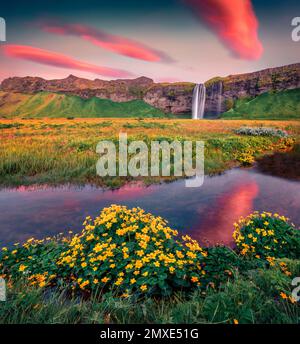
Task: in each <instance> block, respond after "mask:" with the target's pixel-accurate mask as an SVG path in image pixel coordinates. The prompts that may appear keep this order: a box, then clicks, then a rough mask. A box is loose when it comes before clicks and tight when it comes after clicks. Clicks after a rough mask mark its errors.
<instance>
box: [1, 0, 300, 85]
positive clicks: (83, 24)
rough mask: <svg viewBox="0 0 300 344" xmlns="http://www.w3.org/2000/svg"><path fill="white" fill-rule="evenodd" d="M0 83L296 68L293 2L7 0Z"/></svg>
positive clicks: (299, 49) (299, 46) (203, 76)
mask: <svg viewBox="0 0 300 344" xmlns="http://www.w3.org/2000/svg"><path fill="white" fill-rule="evenodd" d="M0 17H2V18H4V19H5V22H6V42H0V80H3V79H4V78H7V77H12V76H39V77H43V78H45V79H55V78H65V77H67V76H68V75H69V74H73V75H76V76H79V77H85V78H88V79H95V78H99V79H105V80H111V79H119V78H134V77H139V76H147V77H150V78H152V79H154V80H155V81H156V82H167V81H168V82H175V81H191V82H197V83H200V82H204V81H206V80H208V79H210V78H212V77H216V76H226V75H230V74H238V73H245V72H252V71H256V70H260V69H264V68H270V67H276V66H281V65H286V64H291V63H297V62H300V58H299V56H300V42H294V41H293V40H292V39H291V32H292V26H291V21H292V19H293V18H294V17H300V2H299V0H285V1H280V0H263V1H262V0H151V1H147V0H143V1H141V0H139V1H138V0H110V1H107V0H85V1H81V0H80V1H74V0H72V1H71V0H59V1H54V0H43V1H34V0H26V1H21V0H17V1H16V0H11V1H6V2H5V3H3V4H1V6H0Z"/></svg>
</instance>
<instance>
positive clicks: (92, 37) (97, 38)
mask: <svg viewBox="0 0 300 344" xmlns="http://www.w3.org/2000/svg"><path fill="white" fill-rule="evenodd" d="M39 26H40V27H41V28H42V30H43V31H46V32H50V33H54V34H57V35H72V36H77V37H80V38H82V39H84V40H86V41H89V42H91V43H92V44H94V45H96V46H98V47H101V48H103V49H106V50H109V51H113V52H115V53H117V54H120V55H124V56H128V57H132V58H135V59H139V60H144V61H150V62H172V59H171V58H170V57H169V56H167V55H166V54H165V53H163V52H161V51H159V50H156V49H153V48H150V47H148V46H146V45H144V44H142V43H140V42H137V41H135V40H132V39H128V38H126V37H122V36H117V35H112V34H109V33H107V32H105V31H102V30H99V29H95V28H93V27H90V26H86V25H81V24H60V23H57V22H45V23H40V24H39Z"/></svg>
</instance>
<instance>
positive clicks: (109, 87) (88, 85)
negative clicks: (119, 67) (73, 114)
mask: <svg viewBox="0 0 300 344" xmlns="http://www.w3.org/2000/svg"><path fill="white" fill-rule="evenodd" d="M153 83H154V82H153V80H152V79H149V78H146V77H140V78H137V79H128V80H127V79H124V80H111V81H106V80H100V79H95V80H88V79H82V78H78V77H76V76H74V75H69V76H68V77H67V78H65V79H56V80H45V79H42V78H36V77H25V78H19V77H14V78H8V79H6V80H3V82H2V84H1V88H0V89H1V90H2V91H4V92H20V93H29V94H32V93H37V92H42V91H47V92H57V93H64V94H71V95H77V96H79V97H81V98H84V99H88V98H92V97H98V98H102V99H111V100H113V101H116V102H124V101H129V100H135V99H142V97H143V94H144V92H145V91H146V90H147V89H148V88H149V87H150V86H151V85H153Z"/></svg>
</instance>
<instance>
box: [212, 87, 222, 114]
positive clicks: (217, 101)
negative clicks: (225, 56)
mask: <svg viewBox="0 0 300 344" xmlns="http://www.w3.org/2000/svg"><path fill="white" fill-rule="evenodd" d="M222 93H223V83H222V81H220V82H217V83H215V84H214V85H213V87H212V94H211V103H212V106H211V109H214V111H213V113H214V114H216V115H220V113H221V112H222ZM213 104H214V106H213Z"/></svg>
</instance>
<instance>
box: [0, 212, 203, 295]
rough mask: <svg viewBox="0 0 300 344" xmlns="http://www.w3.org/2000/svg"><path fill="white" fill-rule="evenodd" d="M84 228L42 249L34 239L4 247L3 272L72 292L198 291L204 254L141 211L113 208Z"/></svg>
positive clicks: (160, 221)
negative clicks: (61, 287) (61, 286)
mask: <svg viewBox="0 0 300 344" xmlns="http://www.w3.org/2000/svg"><path fill="white" fill-rule="evenodd" d="M84 226H85V227H84V229H83V231H82V233H81V234H77V235H74V236H73V237H72V238H71V239H66V238H65V239H62V240H60V243H57V242H56V241H55V242H53V241H51V240H50V241H49V242H47V243H46V246H45V248H44V250H43V249H42V245H43V242H41V241H34V240H33V239H32V240H31V241H30V242H27V243H26V244H25V245H24V246H23V247H21V248H20V249H16V250H14V252H11V251H7V249H5V250H4V251H2V254H1V255H0V262H2V269H3V272H5V273H6V274H7V276H8V277H9V278H10V279H12V280H18V279H20V278H21V277H25V278H26V279H27V280H29V281H30V282H35V281H37V283H38V284H39V286H40V287H44V286H46V285H47V283H48V281H51V283H50V284H54V283H55V284H59V285H64V286H65V285H67V288H68V289H72V290H81V291H84V292H91V291H94V292H97V291H110V290H114V291H115V292H116V293H118V294H119V295H123V296H127V295H129V294H131V293H137V294H139V293H142V294H148V295H153V294H159V295H168V294H171V293H172V292H173V291H175V290H190V289H192V288H197V287H200V286H201V280H202V279H203V280H204V279H205V274H206V272H205V270H204V269H203V265H204V260H205V257H206V255H207V252H206V251H204V250H203V249H202V248H201V247H200V246H199V245H198V243H197V242H196V241H194V240H192V239H191V238H190V237H189V236H183V237H181V238H179V237H178V233H177V231H175V230H172V229H171V228H170V227H168V226H167V222H166V221H165V220H163V219H162V218H160V217H155V216H153V215H152V214H147V213H145V212H144V211H143V210H142V209H140V208H133V209H127V208H126V207H124V206H118V205H112V206H111V207H109V208H104V209H103V210H102V212H101V214H100V216H99V217H97V218H95V219H94V220H92V219H91V218H90V217H88V218H87V219H86V221H85V222H84ZM0 267H1V266H0ZM50 275H51V278H48V277H49V276H50Z"/></svg>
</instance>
